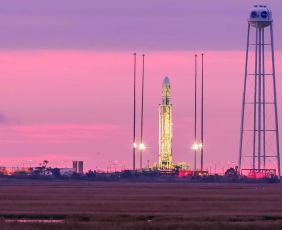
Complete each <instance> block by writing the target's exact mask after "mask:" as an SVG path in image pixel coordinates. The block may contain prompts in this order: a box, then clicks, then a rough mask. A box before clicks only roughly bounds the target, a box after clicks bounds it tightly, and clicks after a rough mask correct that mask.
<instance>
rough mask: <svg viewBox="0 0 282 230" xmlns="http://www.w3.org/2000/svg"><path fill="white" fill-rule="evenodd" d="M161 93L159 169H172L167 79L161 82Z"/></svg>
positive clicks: (170, 118) (170, 111) (170, 115)
mask: <svg viewBox="0 0 282 230" xmlns="http://www.w3.org/2000/svg"><path fill="white" fill-rule="evenodd" d="M162 93H163V95H162V96H163V99H162V104H160V105H159V168H160V169H172V168H173V163H172V105H171V104H170V81H169V78H168V77H165V78H164V80H163V89H162Z"/></svg>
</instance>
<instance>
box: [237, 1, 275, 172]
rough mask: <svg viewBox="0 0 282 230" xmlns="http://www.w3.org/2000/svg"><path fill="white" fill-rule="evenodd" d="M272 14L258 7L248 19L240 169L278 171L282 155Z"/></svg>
mask: <svg viewBox="0 0 282 230" xmlns="http://www.w3.org/2000/svg"><path fill="white" fill-rule="evenodd" d="M275 77H276V76H275V65H274V45H273V20H272V12H271V11H270V10H269V9H268V8H267V7H266V6H264V5H255V6H254V7H253V9H252V10H251V12H250V17H249V20H248V35H247V48H246V63H245V76H244V91H243V102H242V114H241V131H240V150H239V169H243V168H250V169H252V170H256V171H258V172H259V171H260V170H261V171H263V170H265V169H277V172H278V176H279V178H280V152H279V130H278V111H277V99H276V97H277V96H276V78H275Z"/></svg>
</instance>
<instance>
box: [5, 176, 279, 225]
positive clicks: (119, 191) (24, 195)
mask: <svg viewBox="0 0 282 230" xmlns="http://www.w3.org/2000/svg"><path fill="white" fill-rule="evenodd" d="M281 194H282V186H281V185H280V184H199V183H198V184H188V183H120V182H108V183H107V182H98V183H97V182H84V181H36V180H2V181H1V180H0V207H1V208H0V217H1V216H2V217H1V219H0V229H1V230H8V229H9V230H10V229H15V230H18V229H19V230H34V229H40V230H41V229H42V230H57V229H58V230H61V229H70V230H72V229H74V230H80V229H82V230H84V229H87V230H88V229H95V230H96V229H97V230H106V229H107V230H108V229H113V230H129V229H132V230H139V229H140V230H141V229H145V230H146V229H147V230H158V229H160V230H168V229H169V230H178V229H179V230H182V229H188V230H190V229H195V230H215V229H219V230H225V229H226V230H227V229H228V230H237V229H238V230H239V229H240V230H249V229H250V230H252V229H254V230H266V229H267V230H269V229H270V230H271V229H274V230H276V229H277V230H278V229H279V230H280V229H282V196H281ZM24 218H26V219H35V220H36V219H62V220H64V223H52V224H50V223H17V222H13V223H7V222H5V219H15V220H16V219H24Z"/></svg>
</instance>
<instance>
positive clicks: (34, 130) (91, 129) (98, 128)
mask: <svg viewBox="0 0 282 230" xmlns="http://www.w3.org/2000/svg"><path fill="white" fill-rule="evenodd" d="M120 128H121V127H120V126H118V125H103V124H101V125H94V124H44V125H11V126H9V127H5V128H4V129H5V131H4V130H2V132H1V136H0V142H5V143H38V142H39V143H67V142H77V141H79V142H83V141H89V140H97V139H103V138H107V137H109V136H110V135H111V134H112V132H117V131H118V130H120ZM3 131H4V132H3Z"/></svg>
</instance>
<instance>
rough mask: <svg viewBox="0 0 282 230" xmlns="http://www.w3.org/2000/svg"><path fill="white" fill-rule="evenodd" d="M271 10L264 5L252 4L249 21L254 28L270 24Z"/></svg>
mask: <svg viewBox="0 0 282 230" xmlns="http://www.w3.org/2000/svg"><path fill="white" fill-rule="evenodd" d="M271 22H272V12H271V10H270V9H268V8H267V7H266V6H265V5H254V7H253V8H252V9H251V13H250V18H249V23H250V25H251V26H253V27H256V28H264V27H267V26H269V25H270V24H271Z"/></svg>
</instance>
